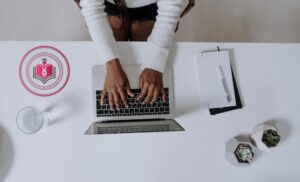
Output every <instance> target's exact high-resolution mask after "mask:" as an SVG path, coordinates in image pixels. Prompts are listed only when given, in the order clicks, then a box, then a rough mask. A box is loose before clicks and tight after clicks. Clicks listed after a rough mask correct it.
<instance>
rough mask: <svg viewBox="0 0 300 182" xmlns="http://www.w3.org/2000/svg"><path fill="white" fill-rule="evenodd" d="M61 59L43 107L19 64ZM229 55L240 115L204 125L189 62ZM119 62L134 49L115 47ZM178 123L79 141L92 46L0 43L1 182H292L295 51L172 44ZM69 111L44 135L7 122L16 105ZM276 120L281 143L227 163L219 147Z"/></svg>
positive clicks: (299, 89) (296, 123)
mask: <svg viewBox="0 0 300 182" xmlns="http://www.w3.org/2000/svg"><path fill="white" fill-rule="evenodd" d="M41 44H42V45H45V44H46V45H52V46H54V47H57V48H59V49H60V50H62V51H63V52H64V53H65V55H66V56H67V58H68V60H69V62H70V65H71V77H70V80H69V83H68V85H67V86H66V88H65V89H64V90H63V92H61V93H59V94H57V95H55V96H52V97H47V98H41V97H36V96H34V95H32V94H30V93H29V92H27V91H26V90H25V89H24V88H23V87H22V85H21V84H20V82H19V78H18V74H17V72H18V64H19V61H20V59H21V57H22V56H23V54H24V53H25V52H26V51H27V50H28V49H30V48H32V47H34V46H37V45H41ZM217 45H219V46H220V48H221V49H232V50H233V54H232V62H233V66H234V70H235V73H236V79H237V81H238V83H239V87H240V93H241V96H242V98H243V102H244V104H245V107H244V108H243V109H241V110H235V111H233V112H228V113H224V114H221V115H217V116H210V115H209V113H208V110H206V109H203V108H201V105H200V104H199V101H198V94H197V91H198V87H197V84H196V82H195V75H196V70H195V68H194V56H195V54H196V53H198V52H200V51H203V50H210V49H216V46H217ZM120 49H121V54H122V55H123V58H124V59H123V61H124V60H134V59H136V60H141V59H142V58H143V53H144V52H145V51H146V49H145V47H144V44H142V43H131V44H127V43H121V44H120ZM170 60H173V61H174V73H175V74H174V79H175V92H176V93H175V95H176V103H177V105H176V107H177V117H176V120H177V121H178V122H179V123H180V124H181V125H182V126H183V127H184V128H185V129H186V131H185V132H174V133H147V134H121V135H98V136H85V135H83V133H84V131H85V130H86V129H87V127H88V126H89V125H90V123H91V122H92V105H91V67H92V66H93V65H96V64H101V62H99V60H98V59H97V54H96V53H95V52H94V50H93V48H92V44H91V43H90V42H42V43H40V42H0V62H1V67H0V74H1V77H0V83H1V89H0V98H1V99H0V125H1V127H2V129H1V132H2V134H1V135H0V137H1V136H2V138H1V139H0V141H2V146H0V160H2V161H0V181H5V182H22V181H24V182H25V181H26V182H41V181H42V182H61V181H64V182H83V181H89V182H99V181H105V182H120V181H130V182H141V181H142V182H154V181H155V182H157V181H169V182H184V181H188V182H199V181H210V182H220V181H230V182H232V181H243V182H247V181H249V182H253V181H255V182H269V181H272V182H282V181H288V182H296V181H300V175H299V170H300V155H299V153H300V147H299V139H300V114H299V113H300V112H299V111H300V110H299V109H300V45H299V44H224V43H222V44H216V43H178V44H176V45H175V46H174V49H173V50H172V52H171V56H170ZM28 105H32V106H36V107H38V108H41V109H45V108H49V107H52V106H53V107H54V109H55V108H62V107H67V108H68V109H69V110H68V109H67V110H65V111H64V112H62V113H63V115H61V117H60V118H59V120H58V121H57V122H56V123H54V124H53V125H52V126H51V127H49V128H47V129H44V130H42V131H40V132H39V133H37V134H34V135H24V134H23V133H21V132H20V131H19V130H18V129H17V127H16V123H15V118H16V114H17V112H18V111H19V110H20V109H21V108H22V107H24V106H28ZM270 119H274V120H276V121H278V123H279V128H281V129H283V131H282V135H283V141H282V143H281V144H280V146H279V147H278V148H277V149H276V150H274V151H271V152H268V153H263V154H261V156H260V157H259V158H258V159H257V161H255V162H254V163H253V164H252V165H251V166H250V167H246V168H238V167H234V166H232V165H231V164H229V163H228V162H227V161H226V159H225V157H224V156H225V152H224V150H225V142H226V141H228V140H229V139H230V138H232V137H234V136H236V135H238V134H241V133H249V132H250V131H251V129H252V128H253V127H254V126H255V125H256V124H258V123H262V122H265V121H267V120H270ZM1 155H2V156H1Z"/></svg>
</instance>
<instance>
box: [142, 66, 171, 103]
mask: <svg viewBox="0 0 300 182" xmlns="http://www.w3.org/2000/svg"><path fill="white" fill-rule="evenodd" d="M139 86H140V89H141V94H140V95H139V96H138V97H137V99H138V100H142V99H144V101H143V103H144V104H147V103H150V104H151V105H152V104H153V103H154V102H155V101H156V100H157V98H158V96H159V94H162V99H163V102H166V94H165V90H164V87H163V74H162V73H161V72H159V71H156V70H153V69H149V68H146V69H144V71H143V72H142V73H141V75H140V81H139Z"/></svg>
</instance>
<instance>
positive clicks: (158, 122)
mask: <svg viewBox="0 0 300 182" xmlns="http://www.w3.org/2000/svg"><path fill="white" fill-rule="evenodd" d="M123 69H124V71H125V73H126V74H127V77H128V80H129V83H130V87H131V89H138V88H139V85H138V83H139V75H140V74H141V72H142V69H141V66H140V65H137V64H132V65H123ZM172 74H173V73H172V69H171V66H169V65H166V70H165V73H164V74H163V83H164V87H165V88H168V92H169V93H168V101H169V109H170V112H169V114H155V115H147V114H146V115H131V116H105V117H103V116H102V117H98V116H97V99H96V98H97V95H96V93H97V91H99V90H103V86H104V81H105V76H106V67H105V66H104V65H97V66H94V67H93V68H92V92H93V94H92V103H93V117H94V121H95V122H94V123H92V125H91V126H90V127H89V128H88V130H87V132H86V134H110V133H135V132H154V131H183V130H184V129H183V128H182V127H181V126H180V125H179V124H178V123H177V122H176V121H175V120H173V118H174V116H175V113H174V112H175V103H174V85H173V75H172ZM166 124H168V125H169V126H170V127H166ZM160 126H161V127H160ZM115 127H121V129H120V128H118V129H114V128H115ZM103 128H108V129H109V130H108V131H107V132H105V131H106V130H105V131H104V132H103Z"/></svg>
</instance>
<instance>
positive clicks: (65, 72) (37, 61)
mask: <svg viewBox="0 0 300 182" xmlns="http://www.w3.org/2000/svg"><path fill="white" fill-rule="evenodd" d="M19 77H20V80H21V83H22V85H23V86H24V87H25V88H26V89H27V90H28V91H29V92H30V93H32V94H34V95H37V96H42V97H47V96H52V95H55V94H57V93H58V92H60V91H61V90H62V89H63V88H64V87H65V86H66V85H67V83H68V80H69V77H70V66H69V62H68V60H67V58H66V57H65V55H64V54H63V53H62V52H61V51H60V50H58V49H56V48H54V47H51V46H38V47H35V48H33V49H31V50H29V51H28V52H27V53H26V54H25V55H24V56H23V58H22V60H21V63H20V66H19Z"/></svg>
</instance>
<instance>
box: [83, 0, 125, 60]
mask: <svg viewBox="0 0 300 182" xmlns="http://www.w3.org/2000/svg"><path fill="white" fill-rule="evenodd" d="M80 6H81V7H82V14H83V16H84V18H85V21H86V24H87V26H88V29H89V32H90V35H91V38H92V40H93V42H94V45H95V48H96V51H97V53H98V54H99V56H100V59H101V61H103V62H104V63H106V62H107V61H109V60H112V59H114V58H119V53H118V47H117V43H116V40H115V38H114V36H113V32H112V30H111V28H110V25H109V23H108V21H107V18H106V16H107V15H106V13H105V12H104V8H105V5H104V0H81V2H80Z"/></svg>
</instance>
